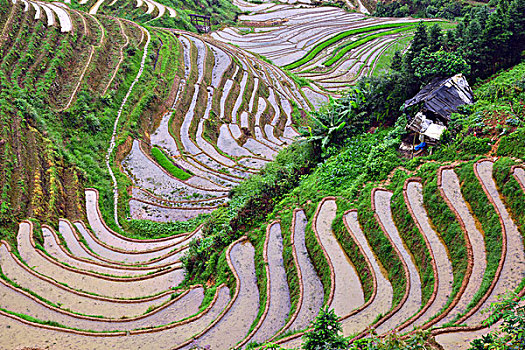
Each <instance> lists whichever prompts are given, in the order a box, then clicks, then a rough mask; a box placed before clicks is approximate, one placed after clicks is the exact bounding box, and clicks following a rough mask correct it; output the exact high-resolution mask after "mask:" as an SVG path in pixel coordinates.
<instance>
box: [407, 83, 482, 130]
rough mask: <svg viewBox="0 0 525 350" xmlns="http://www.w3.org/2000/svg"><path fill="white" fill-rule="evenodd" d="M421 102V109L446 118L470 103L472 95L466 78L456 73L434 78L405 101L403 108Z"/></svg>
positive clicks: (472, 100)
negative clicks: (445, 77)
mask: <svg viewBox="0 0 525 350" xmlns="http://www.w3.org/2000/svg"><path fill="white" fill-rule="evenodd" d="M420 102H423V109H424V110H427V111H431V112H433V113H435V114H437V115H439V116H441V117H442V118H444V119H446V120H450V114H451V113H453V112H456V111H457V108H458V107H459V106H461V105H464V104H472V103H473V102H474V96H473V93H472V89H471V88H470V86H469V84H468V82H467V79H466V78H465V77H464V76H463V75H462V74H458V75H455V76H453V77H450V78H447V79H436V80H434V81H432V82H431V83H430V84H428V85H427V86H425V87H424V88H423V89H422V90H421V91H420V92H419V93H418V94H417V95H416V96H414V97H413V98H411V99H410V100H407V101H405V105H404V107H405V108H408V107H411V106H413V105H416V104H418V103H420Z"/></svg>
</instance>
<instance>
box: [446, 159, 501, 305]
mask: <svg viewBox="0 0 525 350" xmlns="http://www.w3.org/2000/svg"><path fill="white" fill-rule="evenodd" d="M455 170H456V173H457V174H458V177H459V180H460V183H461V193H462V194H463V197H464V198H465V200H466V201H467V202H468V204H469V205H470V208H471V210H472V212H473V214H474V216H475V218H476V219H477V220H478V221H479V223H480V224H481V228H482V230H483V233H484V238H485V250H486V252H487V268H486V269H485V274H484V275H483V281H482V282H481V286H480V289H479V291H478V292H477V293H476V295H475V296H474V298H473V299H472V301H471V302H470V304H469V305H468V307H467V310H466V311H468V310H470V309H471V308H472V307H473V306H475V305H476V304H477V303H478V301H479V300H480V299H481V298H482V297H483V295H485V293H486V292H487V290H488V288H489V287H490V284H491V283H492V280H493V279H494V276H495V274H496V270H497V268H498V265H499V262H500V259H501V249H502V231H501V225H500V221H499V217H498V214H497V213H496V210H495V209H494V207H493V206H492V203H490V201H489V199H488V198H487V195H486V194H485V192H484V191H483V188H482V187H481V184H480V183H479V181H478V179H477V178H476V176H475V174H474V168H473V162H469V163H465V164H462V165H461V166H459V167H456V168H455Z"/></svg>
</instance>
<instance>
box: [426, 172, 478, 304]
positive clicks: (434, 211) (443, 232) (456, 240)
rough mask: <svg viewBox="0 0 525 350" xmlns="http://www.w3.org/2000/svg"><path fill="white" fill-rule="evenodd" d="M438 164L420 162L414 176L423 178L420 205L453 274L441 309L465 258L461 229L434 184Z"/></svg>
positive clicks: (455, 286) (455, 290)
mask: <svg viewBox="0 0 525 350" xmlns="http://www.w3.org/2000/svg"><path fill="white" fill-rule="evenodd" d="M439 166H440V164H438V163H426V164H424V165H422V166H421V168H420V171H419V173H418V176H420V177H421V178H422V180H423V181H422V182H423V205H424V206H425V209H426V211H427V213H428V217H429V220H430V224H431V225H432V227H433V228H434V230H435V231H436V232H437V233H438V235H439V236H441V238H442V239H443V242H444V243H445V246H446V247H447V250H448V253H449V255H450V261H451V263H452V273H453V276H454V280H453V283H452V293H451V294H450V296H449V299H448V301H447V304H446V305H445V306H444V307H443V309H442V310H444V309H445V308H447V307H448V305H450V303H451V302H452V301H453V299H454V298H455V296H456V295H457V294H458V292H459V289H460V288H461V284H462V283H463V279H464V277H465V272H466V271H467V265H468V260H467V246H466V243H465V237H464V233H463V230H462V229H461V226H460V224H459V222H458V221H457V220H456V216H455V215H454V213H453V212H452V210H450V208H449V207H448V205H447V203H446V202H445V201H444V199H443V197H441V194H440V191H439V188H438V186H437V169H438V168H439Z"/></svg>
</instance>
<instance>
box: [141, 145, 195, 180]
mask: <svg viewBox="0 0 525 350" xmlns="http://www.w3.org/2000/svg"><path fill="white" fill-rule="evenodd" d="M151 155H152V156H153V158H155V160H156V161H157V163H159V165H160V166H161V167H163V168H164V169H165V170H166V171H167V172H169V173H170V174H171V175H173V176H175V177H176V178H177V179H180V180H182V181H184V180H188V179H189V178H190V177H191V175H190V174H188V173H187V172H185V171H184V170H182V169H181V168H179V167H177V166H176V165H175V164H173V162H172V161H171V160H170V159H169V158H168V157H167V156H166V155H165V154H164V152H162V151H161V150H160V149H159V148H157V147H153V148H152V149H151Z"/></svg>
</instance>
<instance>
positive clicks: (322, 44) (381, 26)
mask: <svg viewBox="0 0 525 350" xmlns="http://www.w3.org/2000/svg"><path fill="white" fill-rule="evenodd" d="M406 26H407V23H391V24H379V25H375V26H370V27H363V28H357V29H352V30H347V31H345V32H342V33H340V34H337V35H336V36H334V37H332V38H330V39H327V40H325V41H322V42H320V43H319V44H317V45H316V46H314V47H313V48H312V49H311V50H310V51H309V52H308V53H307V54H306V55H305V56H303V58H301V59H299V60H297V61H295V62H292V63H290V64H287V65H286V66H284V67H283V68H284V69H294V68H297V67H299V66H302V65H303V64H305V63H307V62H308V61H310V60H312V59H313V58H314V57H315V56H317V55H318V54H319V53H320V52H321V51H323V50H324V49H326V48H327V47H328V46H330V45H332V44H334V43H336V42H338V41H340V40H342V39H344V38H347V37H349V36H352V35H355V34H360V33H367V32H371V31H374V30H379V29H387V28H397V27H406Z"/></svg>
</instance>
